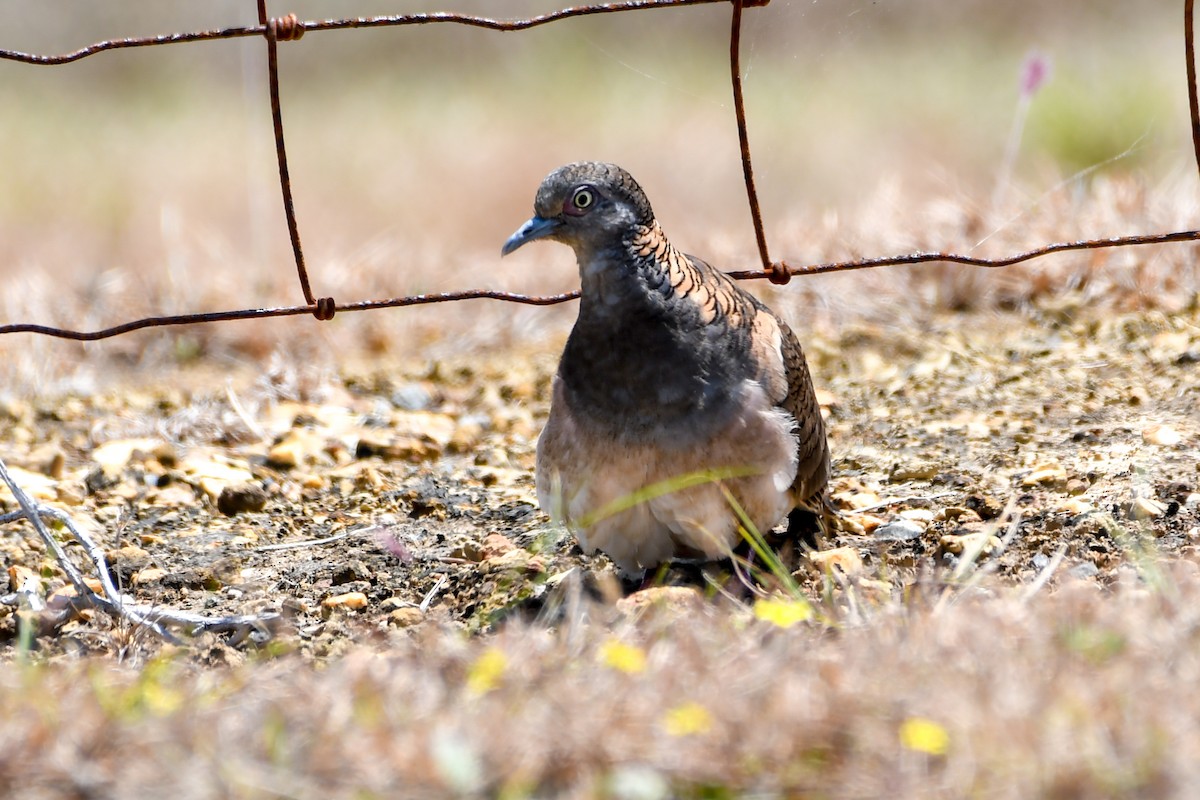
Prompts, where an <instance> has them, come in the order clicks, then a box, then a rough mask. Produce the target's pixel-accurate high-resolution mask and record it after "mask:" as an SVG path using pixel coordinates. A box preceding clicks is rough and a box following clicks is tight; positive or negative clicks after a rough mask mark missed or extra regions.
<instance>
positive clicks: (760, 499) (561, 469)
mask: <svg viewBox="0 0 1200 800" xmlns="http://www.w3.org/2000/svg"><path fill="white" fill-rule="evenodd" d="M710 423H711V421H710ZM794 428H795V420H794V419H793V418H792V417H791V415H790V414H788V413H787V412H786V411H784V410H783V409H780V408H778V407H776V406H774V405H773V404H772V403H771V401H770V400H769V398H768V397H767V395H766V393H765V392H764V391H763V389H762V387H761V386H760V385H759V384H758V383H757V382H755V381H751V380H747V381H744V382H743V384H742V386H741V387H740V391H739V393H738V398H737V402H735V403H734V404H732V408H731V409H730V410H729V413H728V414H727V415H726V418H725V419H724V420H722V421H721V423H720V424H715V425H713V424H709V425H705V426H704V429H705V430H711V431H713V432H712V433H711V434H706V435H697V436H694V437H689V440H688V441H686V442H684V443H682V444H681V443H680V442H679V441H677V440H674V441H661V440H660V441H655V436H654V434H653V432H652V433H650V434H649V435H647V436H645V437H643V438H642V439H640V440H631V439H630V438H629V437H625V436H619V435H615V432H614V433H605V432H604V431H602V430H597V429H596V427H595V426H593V425H589V424H588V422H587V421H586V420H581V419H579V418H578V417H577V416H576V415H575V414H573V413H572V409H571V408H570V406H569V404H568V403H567V402H566V399H565V397H564V390H563V386H562V383H561V381H558V380H556V381H555V387H554V397H553V401H552V404H551V409H550V418H549V420H548V421H547V423H546V428H545V430H544V431H542V435H541V437H540V438H539V440H538V453H537V490H538V500H539V503H540V504H541V506H542V509H543V510H544V511H546V513H548V514H549V515H550V516H551V517H552V518H554V519H556V520H558V521H561V522H563V523H565V524H566V525H567V526H568V527H569V528H571V530H572V531H574V533H575V535H576V536H577V537H578V539H579V544H580V546H581V547H582V548H583V549H584V551H586V552H594V551H596V550H602V551H604V552H605V553H607V554H608V555H609V557H610V558H612V559H613V561H614V562H615V563H616V564H617V566H618V567H619V568H620V569H621V570H622V571H624V572H627V573H636V572H639V571H641V570H643V569H647V568H650V567H653V566H655V565H657V564H659V563H661V562H663V561H666V560H668V559H670V558H673V557H679V556H703V557H705V558H718V557H722V556H726V555H728V554H729V553H730V551H731V550H732V549H733V548H734V547H735V546H736V545H737V543H738V541H739V538H740V534H739V533H738V516H737V513H736V512H735V511H734V509H733V507H732V505H731V503H730V500H729V497H727V496H726V490H728V492H729V494H730V495H732V497H733V498H734V500H735V501H736V502H737V503H738V505H740V506H741V508H742V510H743V511H744V512H745V514H746V516H747V517H748V518H749V519H750V521H751V522H752V523H753V524H754V525H755V526H756V527H757V528H758V529H759V530H760V531H766V530H768V529H770V528H771V527H773V526H774V525H775V524H776V523H777V522H779V520H780V519H782V518H783V516H784V515H785V514H787V512H788V511H790V510H791V508H792V507H793V506H794V499H793V498H792V497H791V494H790V487H791V484H792V481H793V479H794V478H795V475H796V435H795V433H794ZM673 429H674V430H676V431H677V430H678V428H677V427H674V428H673ZM667 430H668V429H664V430H663V432H662V435H663V437H665V436H667V435H668V434H667V433H666V431H667ZM670 435H671V436H672V437H678V436H679V434H678V433H674V434H670ZM660 438H661V437H660Z"/></svg>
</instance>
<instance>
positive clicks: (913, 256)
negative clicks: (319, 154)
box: [0, 230, 1200, 342]
mask: <svg viewBox="0 0 1200 800" xmlns="http://www.w3.org/2000/svg"><path fill="white" fill-rule="evenodd" d="M1194 241H1200V230H1194V231H1172V232H1171V233H1154V234H1143V235H1137V236H1116V237H1112V238H1108V239H1086V240H1083V241H1077V242H1056V243H1054V244H1048V245H1045V246H1043V247H1038V248H1035V249H1033V250H1026V251H1024V252H1021V253H1016V254H1014V255H1010V256H1004V257H1001V258H981V257H977V256H966V255H958V254H956V253H908V254H905V255H899V256H887V257H884V258H864V259H858V260H855V261H836V262H830V263H826V264H814V265H811V266H806V267H789V266H787V265H785V269H787V270H788V272H789V273H790V274H791V275H796V276H801V277H803V276H808V275H822V274H825V273H829V272H850V271H853V270H860V269H875V268H878V267H892V266H900V265H905V264H909V265H914V264H928V263H935V262H943V263H947V262H948V263H953V264H964V265H966V266H972V267H984V268H990V269H994V268H997V267H1009V266H1012V265H1013V264H1019V263H1021V262H1023V261H1033V260H1034V259H1037V258H1042V257H1044V256H1049V255H1053V254H1055V253H1065V252H1070V251H1073V250H1104V249H1112V248H1117V247H1133V246H1141V245H1153V244H1172V243H1175V242H1194ZM728 275H729V276H730V277H731V278H735V279H737V280H760V279H763V278H770V277H771V275H772V272H771V271H767V270H745V271H741V272H730V273H728ZM577 299H579V292H578V290H576V291H573V292H564V293H562V294H552V295H527V294H515V293H512V292H499V291H492V290H490V289H468V290H465V291H458V292H439V293H435V294H418V295H409V296H407V297H394V298H391V299H388V300H363V301H360V302H356V303H345V304H341V305H336V306H331V307H330V308H328V309H327V311H328V313H329V314H330V315H331V316H332V313H333V312H334V311H371V310H374V309H379V308H402V307H405V306H420V305H432V304H434V303H453V302H457V301H461V300H499V301H502V302H506V303H520V304H523V305H531V306H552V305H557V304H558V303H566V302H568V301H570V300H577ZM321 302H322V301H318V303H317V306H311V305H310V306H284V307H279V308H249V309H241V310H238V311H212V312H208V313H201V314H180V315H177V316H169V317H147V318H145V319H139V320H134V321H132V322H126V323H123V324H121V325H114V326H113V327H111V328H103V329H101V330H96V331H75V330H70V329H66V328H55V327H51V326H49V325H34V324H29V323H19V324H12V325H0V335H3V334H6V333H36V334H42V335H44V336H54V337H57V338H60V339H74V340H77V341H87V342H91V341H96V340H98V339H108V338H111V337H113V336H119V335H121V334H123V333H130V332H132V331H136V330H141V329H143V328H157V327H164V326H167V325H194V324H197V323H204V322H226V321H229V320H236V319H262V318H265V317H294V316H299V315H302V314H316V313H317V312H318V311H319V310H320V306H321Z"/></svg>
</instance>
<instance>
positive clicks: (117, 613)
mask: <svg viewBox="0 0 1200 800" xmlns="http://www.w3.org/2000/svg"><path fill="white" fill-rule="evenodd" d="M0 480H2V481H3V482H4V483H5V484H6V485H7V486H8V489H9V491H10V492H12V495H13V497H15V498H16V500H17V504H18V505H19V506H20V507H21V509H20V511H14V512H11V513H8V514H0V524H4V523H8V522H15V521H17V520H19V519H22V518H24V519H27V520H28V521H29V523H30V524H31V525H32V526H33V528H34V530H35V531H37V534H38V536H39V537H40V538H41V539H42V541H43V542H44V543H45V545H46V548H47V549H48V550H49V551H50V552H51V553H52V554H53V555H54V557H55V560H56V561H58V564H59V567H60V568H61V569H62V571H63V572H64V573H65V574H66V576H67V579H68V580H70V582H71V585H72V586H73V587H74V589H75V593H76V597H75V598H74V599H73V601H72V602H73V604H74V605H75V606H76V607H86V608H95V609H99V610H100V611H103V612H105V613H106V614H109V615H110V616H113V617H117V618H120V619H125V620H127V621H128V622H130V623H132V624H133V625H136V626H139V627H143V628H146V629H148V630H150V631H152V632H153V633H155V634H156V635H158V636H159V637H160V638H162V639H164V640H165V641H168V642H171V643H173V644H179V643H181V642H180V640H179V639H178V637H176V636H175V635H174V634H172V633H171V632H170V631H168V630H167V629H166V628H165V627H163V626H164V624H165V625H171V626H175V627H179V628H183V629H186V630H188V631H189V632H191V633H199V632H213V633H226V632H239V633H244V632H246V631H250V630H263V631H270V630H271V629H273V628H274V627H276V626H277V625H278V623H279V621H280V620H281V619H282V617H281V616H280V615H279V614H277V613H269V614H253V615H244V616H229V617H207V616H204V615H203V614H193V613H191V612H187V611H176V610H173V609H166V608H161V607H157V606H156V607H153V608H147V607H145V606H141V605H139V604H134V603H132V602H129V601H128V600H127V599H126V598H125V597H124V596H123V595H122V594H121V592H120V591H119V590H118V589H117V587H116V585H115V584H114V583H113V580H112V575H111V574H110V573H109V570H108V560H107V559H106V558H105V555H104V550H103V548H101V547H100V546H99V545H98V544H97V543H96V542H95V541H94V540H93V539H92V537H91V536H89V535H88V534H87V533H85V532H84V531H83V530H82V529H80V528H79V527H77V526H76V525H75V523H74V521H73V520H72V519H71V517H70V516H69V515H67V514H66V513H65V512H63V511H60V510H58V509H57V508H53V507H51V506H47V505H43V504H41V503H36V502H34V500H33V499H32V498H31V497H30V496H29V495H28V494H26V492H25V490H24V489H22V488H21V487H20V486H19V485H18V484H17V482H16V481H15V480H13V478H12V476H11V475H10V474H9V472H8V468H7V466H5V464H4V461H3V460H0ZM46 518H49V519H53V520H56V521H57V522H60V523H62V525H63V526H64V527H66V529H67V530H68V531H70V533H71V536H73V537H74V539H75V541H76V542H78V543H79V545H80V546H81V547H82V548H83V550H84V552H85V553H86V554H87V556H88V558H89V559H90V560H91V562H92V566H93V567H94V569H95V572H96V577H97V579H98V580H99V581H100V585H101V587H102V588H103V590H104V594H97V593H96V592H94V591H93V590H92V588H91V586H89V585H88V583H87V581H86V580H85V578H84V576H83V573H82V571H81V570H80V569H79V567H78V566H76V565H75V562H74V561H72V560H71V558H70V557H69V556H68V555H67V553H66V551H65V550H63V548H62V545H61V544H59V542H58V540H57V539H56V538H55V537H54V535H53V534H51V533H50V531H49V530H47V528H46V525H45V523H44V522H43V520H44V519H46Z"/></svg>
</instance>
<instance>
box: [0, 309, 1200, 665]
mask: <svg viewBox="0 0 1200 800" xmlns="http://www.w3.org/2000/svg"><path fill="white" fill-rule="evenodd" d="M1198 321H1200V317H1198V315H1197V310H1196V307H1195V304H1194V303H1193V304H1191V305H1190V306H1189V307H1187V308H1184V309H1182V310H1180V311H1177V312H1175V313H1169V314H1168V313H1165V312H1161V311H1154V312H1144V313H1126V314H1116V313H1113V312H1111V311H1109V312H1104V313H1095V312H1092V311H1090V310H1089V309H1088V308H1087V307H1084V306H1082V305H1079V304H1077V303H1074V302H1072V299H1071V298H1070V296H1067V297H1066V298H1065V299H1063V298H1059V299H1057V300H1056V301H1055V302H1054V304H1053V306H1050V305H1049V304H1047V303H1043V304H1041V305H1040V306H1036V307H1032V308H1026V309H1023V310H1021V311H1020V312H1012V313H993V312H988V313H976V314H973V315H962V314H960V315H949V314H947V315H944V316H941V317H933V318H930V319H929V320H928V321H927V323H926V324H925V325H924V326H923V329H921V330H899V329H897V328H895V327H891V326H886V327H885V326H881V327H870V326H853V327H848V328H846V329H844V330H843V331H842V332H841V335H840V337H839V338H838V339H837V340H824V339H817V340H811V339H810V341H808V342H807V350H808V354H809V359H810V361H811V363H812V366H813V369H814V375H815V380H816V382H817V385H818V386H819V387H820V389H821V394H822V400H823V406H824V410H825V411H826V412H827V416H828V420H829V431H830V438H831V441H832V445H833V452H834V479H833V484H832V487H833V493H834V498H835V500H836V502H837V503H838V505H839V506H840V508H841V509H842V511H843V525H842V530H841V531H839V532H837V533H836V534H835V535H833V536H832V537H831V539H830V540H829V541H826V542H825V543H824V545H823V549H826V550H829V549H835V548H841V549H837V550H835V555H834V556H833V557H832V559H825V560H820V557H817V560H815V561H813V560H811V559H808V558H805V557H802V556H799V555H797V554H795V553H792V554H791V555H790V556H789V558H788V563H789V564H790V566H791V567H792V568H793V569H796V570H797V571H796V575H797V577H798V578H799V579H800V583H801V585H802V586H803V587H806V590H807V591H808V593H809V595H810V596H811V597H812V598H813V599H815V600H818V601H819V600H821V598H822V596H823V594H822V593H823V592H824V593H825V594H826V595H827V594H828V592H829V591H831V588H830V587H831V584H830V579H831V577H832V579H833V582H834V585H836V584H837V582H838V581H839V580H841V581H842V582H843V583H844V580H845V578H846V576H847V575H848V576H849V577H850V578H853V579H866V580H869V581H870V582H871V586H872V587H873V590H874V591H877V592H882V593H884V594H885V595H892V596H895V597H901V596H903V595H904V594H905V592H906V589H907V588H909V587H911V586H912V585H913V584H914V582H915V581H917V580H918V579H919V578H921V577H922V576H924V577H926V578H927V577H930V576H933V578H934V579H935V580H937V581H946V582H949V583H954V582H955V581H959V580H961V579H962V577H963V575H964V574H966V572H967V571H968V570H971V571H973V570H974V569H976V568H978V567H985V568H986V569H987V570H988V571H992V570H994V571H995V572H996V573H997V575H998V576H999V578H1000V579H1002V581H1003V582H1006V583H1017V584H1027V585H1028V584H1031V583H1032V582H1034V581H1035V580H1036V579H1038V578H1039V576H1041V577H1042V578H1046V577H1048V578H1049V580H1050V583H1051V584H1052V585H1053V584H1054V583H1055V582H1057V581H1059V580H1061V579H1064V578H1067V577H1074V578H1082V579H1085V580H1088V581H1094V582H1096V583H1098V584H1100V585H1102V586H1104V585H1108V584H1110V583H1112V582H1113V581H1114V579H1115V577H1116V576H1117V575H1118V573H1119V572H1120V570H1121V569H1122V568H1123V567H1124V568H1128V567H1131V566H1132V567H1136V566H1137V565H1138V563H1140V561H1142V560H1145V559H1146V558H1147V557H1149V556H1150V555H1151V554H1166V555H1171V556H1179V557H1182V558H1185V559H1193V558H1195V550H1196V543H1197V542H1198V541H1200V491H1198V488H1197V486H1198V483H1200V472H1198V469H1200V461H1198V459H1197V449H1196V448H1197V436H1198V435H1200V430H1198V425H1197V420H1198V418H1197V414H1196V409H1197V397H1196V393H1197V391H1198V389H1197V385H1196V383H1195V381H1194V379H1193V376H1194V374H1195V369H1196V366H1195V365H1196V362H1197V361H1198V360H1200V325H1198ZM550 347H553V346H552V345H551V346H550ZM555 358H556V354H555V351H554V350H553V349H549V348H548V349H546V350H542V351H537V352H508V353H496V354H492V355H491V356H490V357H488V358H484V359H473V360H472V361H471V362H469V363H468V362H467V361H458V362H455V361H449V360H447V361H440V362H436V363H423V364H410V365H408V367H407V368H406V367H404V366H401V365H397V366H395V367H394V368H392V369H388V370H383V369H380V368H378V367H374V368H369V369H366V370H363V371H345V372H343V373H342V374H340V375H313V374H306V373H305V371H304V370H298V369H296V368H288V367H282V366H277V367H276V368H274V369H273V371H271V372H270V373H269V374H267V375H265V376H263V377H260V378H258V379H257V380H254V381H238V380H235V379H227V376H218V375H212V374H204V373H202V372H198V371H195V370H193V371H191V372H188V371H184V372H183V373H181V374H180V376H179V377H178V379H177V380H174V381H171V382H170V384H169V385H167V384H162V383H157V382H156V383H154V384H146V383H143V384H141V385H134V386H129V387H126V388H124V389H122V390H121V391H120V392H114V393H112V394H109V395H106V396H87V397H59V398H53V399H37V400H28V401H26V400H11V401H9V402H7V404H6V405H5V406H3V407H2V408H0V416H2V417H3V419H4V421H5V424H4V425H3V427H2V428H0V431H2V433H0V436H2V437H3V439H2V440H0V453H2V454H3V457H4V458H5V460H6V462H7V463H8V464H9V466H10V467H11V468H16V477H17V480H18V481H19V482H21V483H22V485H23V486H24V487H25V488H26V489H27V490H28V491H30V492H31V493H33V495H34V496H35V497H36V498H38V499H40V500H43V501H46V502H50V503H52V504H54V505H56V506H58V507H60V508H63V509H65V510H67V511H69V512H70V513H71V515H72V516H73V517H74V518H75V519H76V520H77V521H78V522H79V523H80V524H82V525H85V526H87V527H88V528H89V529H90V530H93V531H94V535H95V536H96V537H97V538H98V540H99V541H101V542H102V543H103V545H104V547H105V548H106V550H107V552H108V555H109V558H110V563H111V571H112V573H113V575H114V577H115V578H116V580H117V581H118V582H119V584H120V585H121V586H122V587H123V588H124V589H125V590H126V591H127V592H128V593H129V594H130V595H131V596H132V597H133V598H134V599H136V600H137V601H138V602H140V603H144V604H148V605H154V606H167V607H172V608H178V609H185V610H190V611H197V612H202V613H205V614H210V615H225V614H249V613H264V612H278V613H281V614H282V615H283V617H284V620H283V622H282V624H281V625H279V626H278V629H277V630H276V631H275V632H274V634H273V635H271V636H268V635H267V634H266V633H265V632H263V631H259V632H254V633H251V634H250V635H245V636H238V637H233V641H230V640H229V639H228V638H227V637H216V638H213V639H212V642H211V644H212V648H199V649H198V650H197V653H198V654H199V655H200V657H203V658H213V657H214V656H213V648H215V649H216V650H217V651H220V654H221V655H220V657H221V659H222V660H224V661H231V662H236V661H240V660H242V659H244V658H245V655H246V653H247V652H253V651H254V650H255V649H256V648H259V647H262V646H267V647H269V648H270V650H271V652H274V653H277V652H284V651H298V652H299V653H301V654H303V655H304V656H305V657H308V658H315V659H323V658H326V657H329V656H330V655H334V654H337V653H341V652H343V651H344V650H346V649H347V648H348V647H351V646H352V642H353V641H354V640H355V639H357V638H360V637H362V636H375V635H385V636H397V635H403V634H402V633H401V632H402V631H409V632H411V631H412V630H413V629H414V628H419V627H420V626H422V625H425V624H429V623H430V622H432V623H434V624H437V625H445V624H447V623H449V624H453V625H455V626H462V627H464V628H465V629H466V630H469V631H484V632H486V631H492V630H495V629H496V628H497V626H500V625H502V624H503V623H504V621H505V620H506V619H509V618H513V617H519V618H522V619H538V620H540V621H541V622H544V623H553V622H554V620H555V619H556V616H555V615H556V614H558V613H560V609H561V603H560V602H558V600H559V599H561V596H562V594H563V591H562V587H564V586H568V585H574V584H575V582H576V580H577V579H583V585H584V586H585V588H586V589H587V592H588V594H589V595H590V596H591V597H593V598H595V599H596V600H598V601H600V602H603V603H611V602H614V601H616V600H617V598H619V597H621V596H622V595H624V594H628V593H629V592H630V591H632V590H634V589H636V588H639V587H636V586H630V585H624V586H623V585H621V583H620V582H619V581H618V580H617V579H616V577H615V575H614V573H613V571H612V568H611V565H610V564H609V563H608V561H607V560H606V559H605V558H603V557H585V556H583V555H582V554H581V553H580V552H579V550H578V548H577V547H576V546H575V545H574V544H573V542H572V540H571V537H570V536H569V535H568V534H566V533H565V532H564V531H562V530H561V529H560V528H558V527H556V526H555V525H554V524H552V523H551V521H550V520H549V519H548V518H547V517H546V516H545V515H543V514H542V513H541V512H540V511H539V510H538V509H537V506H536V500H535V497H534V492H533V484H532V466H533V457H534V456H533V453H534V444H535V441H536V437H537V434H538V431H539V429H540V426H541V424H542V421H543V420H544V418H545V415H546V412H547V394H548V386H549V381H550V375H551V373H552V369H553V366H554V363H555ZM227 386H228V388H227ZM0 505H2V507H3V508H4V509H5V510H12V509H13V508H15V505H14V503H13V501H12V498H11V496H10V495H8V494H7V493H5V494H0ZM321 539H331V541H329V542H327V543H321V542H314V541H313V540H321ZM280 545H284V546H286V545H294V546H293V547H290V548H284V549H276V547H277V546H280ZM0 547H2V548H3V549H2V550H0V558H2V559H3V566H4V567H6V568H7V569H8V570H9V576H10V579H11V581H12V583H13V585H12V586H11V587H10V588H11V589H14V590H15V589H16V588H18V586H19V584H20V582H21V580H22V579H23V576H28V575H29V574H30V573H28V572H25V571H23V570H22V568H24V569H25V570H31V571H33V572H34V573H37V574H38V575H40V576H41V582H42V586H43V589H44V591H45V592H47V593H53V592H55V591H57V590H59V589H60V587H62V586H63V585H64V577H63V574H62V572H61V570H60V569H59V568H58V567H57V566H56V564H55V563H54V562H53V559H51V558H50V557H48V556H47V554H46V553H45V551H44V548H43V547H42V545H41V543H40V542H38V541H37V540H36V537H35V536H34V535H33V534H32V531H31V530H30V529H29V527H28V526H27V525H25V524H24V523H13V524H9V525H6V526H4V528H3V530H2V531H0ZM68 549H69V550H71V551H72V552H73V553H74V555H75V557H76V558H77V560H80V561H81V563H82V553H81V552H80V551H79V550H78V548H71V547H69V548H68ZM1060 559H1061V560H1060ZM760 566H761V565H760ZM830 571H832V573H831V572H830ZM760 572H761V570H760ZM759 578H760V582H761V583H763V584H764V585H766V586H767V588H771V586H772V585H773V584H774V581H773V579H771V578H770V577H769V576H766V575H765V574H760V575H759ZM672 584H679V585H681V586H690V587H694V588H695V589H696V590H698V591H700V592H703V593H705V594H708V595H718V594H722V593H729V594H732V595H735V596H738V597H741V598H742V599H743V600H744V599H745V598H746V596H747V591H746V589H745V588H744V587H741V586H739V585H738V581H736V580H734V579H733V578H731V576H730V575H729V574H728V565H727V564H726V565H714V566H712V567H709V568H706V569H704V570H698V569H696V568H692V567H682V566H681V567H677V568H672V569H667V570H664V571H662V573H661V574H659V575H658V576H654V577H653V578H652V579H650V580H648V581H647V584H646V585H672ZM826 599H828V597H826ZM713 602H715V603H725V602H731V601H730V600H728V599H725V598H722V597H715V598H714V600H713ZM17 620H18V616H17V615H16V614H14V613H12V608H11V607H2V608H0V637H2V638H0V641H2V642H3V644H2V647H3V652H4V653H5V657H7V658H11V657H13V655H14V654H15V653H16V652H17V649H18V636H17V631H18V622H17ZM107 629H108V623H107V622H103V621H98V620H96V619H94V618H93V614H92V613H90V612H89V613H86V614H84V616H83V617H82V618H79V619H74V620H71V621H69V622H67V623H66V624H65V625H63V626H62V627H61V628H60V629H58V630H56V631H53V632H51V631H46V632H45V633H44V634H43V635H42V636H40V637H38V639H37V641H36V643H35V646H36V647H37V648H38V649H39V650H40V651H42V652H43V653H45V654H47V655H53V654H56V653H62V652H72V653H76V652H84V653H106V652H119V653H122V654H125V655H128V652H127V650H128V648H127V647H125V645H124V643H123V642H122V641H121V640H120V637H114V636H111V635H104V631H106V630H107ZM268 642H269V644H268ZM140 646H142V647H145V648H149V650H151V651H152V650H153V649H154V645H153V644H152V643H150V642H145V641H143V642H141V643H140Z"/></svg>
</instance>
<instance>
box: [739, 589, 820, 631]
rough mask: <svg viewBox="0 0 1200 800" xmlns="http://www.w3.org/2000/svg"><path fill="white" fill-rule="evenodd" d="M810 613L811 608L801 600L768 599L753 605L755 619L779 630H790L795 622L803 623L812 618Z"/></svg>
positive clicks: (811, 611)
mask: <svg viewBox="0 0 1200 800" xmlns="http://www.w3.org/2000/svg"><path fill="white" fill-rule="evenodd" d="M812 613H813V610H812V606H811V605H809V604H808V602H807V601H805V600H801V599H785V598H782V597H768V598H765V599H763V600H759V601H758V602H756V603H755V604H754V616H755V617H757V618H758V619H761V620H765V621H767V622H770V623H771V624H772V625H778V626H779V627H781V628H790V627H792V626H793V625H795V624H796V623H797V622H804V621H805V620H806V619H809V618H811V617H812Z"/></svg>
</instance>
